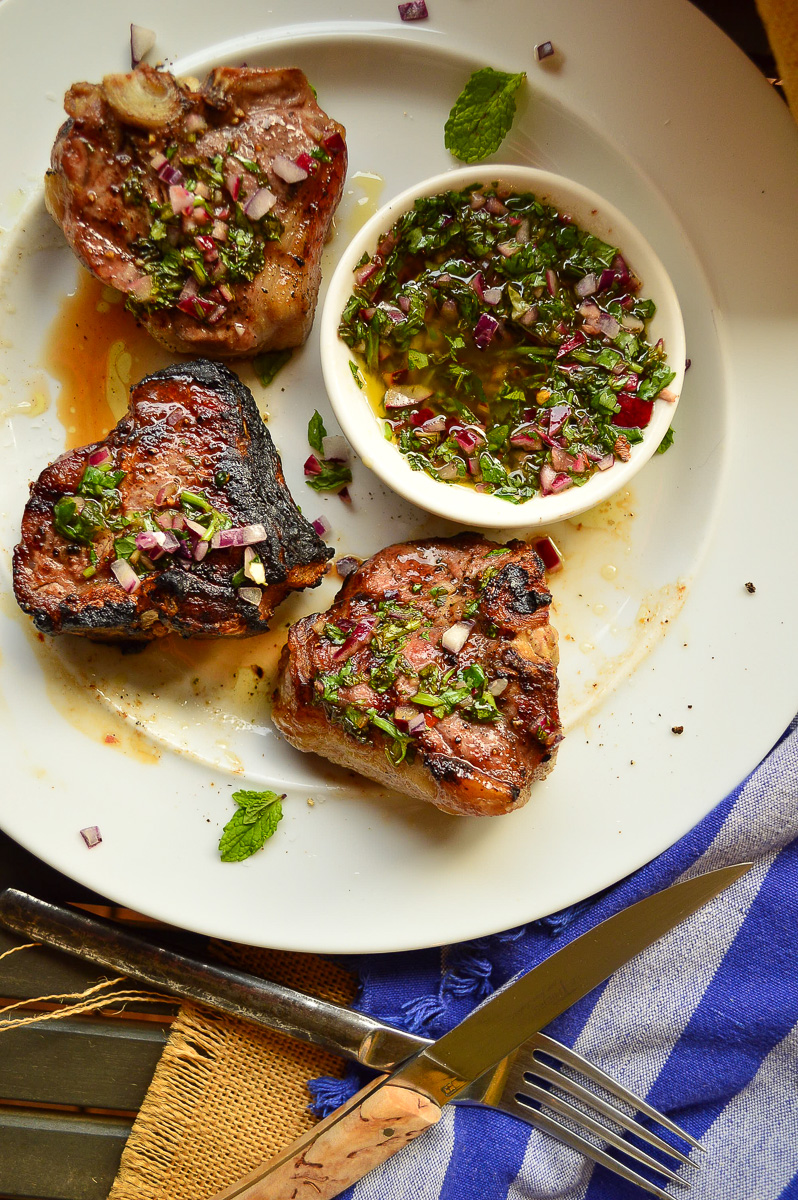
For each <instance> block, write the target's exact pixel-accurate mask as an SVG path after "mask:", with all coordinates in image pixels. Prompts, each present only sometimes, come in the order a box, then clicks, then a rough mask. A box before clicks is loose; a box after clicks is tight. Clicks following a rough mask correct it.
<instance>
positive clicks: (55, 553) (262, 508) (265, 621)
mask: <svg viewBox="0 0 798 1200" xmlns="http://www.w3.org/2000/svg"><path fill="white" fill-rule="evenodd" d="M103 447H107V451H108V452H110V460H109V459H106V466H107V467H108V468H112V469H113V470H114V471H122V472H124V476H123V478H122V479H121V480H120V482H119V483H118V493H119V502H118V504H117V505H116V506H115V508H114V515H121V516H122V517H132V518H134V523H133V524H132V525H130V526H124V525H122V527H121V528H120V529H118V530H117V531H115V532H112V531H111V530H109V529H99V530H98V531H97V536H96V538H95V540H94V541H93V542H92V543H91V545H86V544H80V543H79V542H77V541H70V540H69V539H68V538H67V537H65V536H64V535H63V534H62V533H60V532H58V530H57V529H56V526H55V512H54V510H55V506H56V505H57V504H58V502H59V500H60V499H61V497H63V496H65V495H66V496H73V495H74V494H75V493H76V490H77V489H78V486H79V484H80V482H81V480H82V478H83V476H84V472H85V470H86V467H87V464H88V463H89V460H90V459H91V458H92V457H95V458H96V456H97V452H98V451H100V452H101V451H102V448H103ZM186 492H188V493H192V494H194V495H196V494H198V493H199V494H200V495H201V497H204V498H205V499H206V500H207V502H208V504H209V506H210V507H211V508H212V509H215V510H216V511H217V512H218V513H221V514H224V515H225V516H226V517H228V518H229V521H230V524H231V525H232V526H234V527H242V526H250V525H263V526H264V527H265V533H266V536H265V539H263V540H262V541H260V542H258V543H257V544H255V545H254V546H253V550H254V551H256V552H257V554H258V555H259V557H260V560H261V563H262V566H263V575H264V582H263V585H262V587H261V597H260V602H259V603H248V602H247V601H246V600H245V599H242V597H241V595H240V594H239V587H238V586H237V585H234V583H233V578H234V576H235V575H236V573H237V572H239V571H240V570H241V568H242V565H243V555H244V550H243V549H242V548H241V547H240V546H236V547H231V548H226V549H209V550H208V551H207V552H206V553H205V557H204V558H202V560H201V561H197V560H196V558H195V557H194V556H193V555H188V556H186V557H183V556H182V554H179V553H172V554H167V555H164V556H163V557H162V558H159V559H158V560H157V561H156V562H154V563H153V569H152V570H145V571H144V573H143V574H142V576H141V578H140V585H139V586H138V588H137V590H135V591H133V592H131V593H127V592H126V591H125V590H124V588H123V587H122V586H121V585H120V583H118V582H117V580H116V578H115V577H114V575H113V573H112V572H111V564H112V563H113V562H114V561H115V558H116V553H115V549H114V540H115V537H120V536H124V535H125V534H126V533H129V534H135V532H136V530H137V529H139V528H141V527H142V525H141V521H140V520H137V518H136V514H139V515H140V514H144V513H150V514H152V513H155V514H156V517H157V520H156V521H155V523H154V528H155V529H158V528H159V527H160V525H161V519H164V525H165V527H166V528H167V529H168V528H169V527H170V525H171V523H172V522H173V520H174V519H177V523H178V527H179V526H180V522H181V520H182V519H183V516H184V515H185V514H186V512H187V511H188V512H189V513H190V515H191V516H193V517H195V518H202V516H203V513H202V511H201V510H198V511H193V510H191V509H189V510H186V507H185V504H181V494H184V493H186ZM150 526H151V527H153V525H152V522H150ZM173 536H176V535H173ZM192 540H195V539H192ZM186 545H187V546H189V545H191V542H190V541H189V539H188V537H186ZM331 554H332V551H331V550H330V549H329V548H328V547H327V546H326V545H325V544H324V542H323V541H322V540H321V539H320V538H319V537H318V536H317V535H316V533H315V531H314V529H313V527H312V526H311V525H310V524H309V523H308V522H307V521H306V520H305V519H304V517H303V516H302V515H301V514H300V512H299V510H298V509H297V507H296V505H295V504H294V502H293V500H292V498H291V495H290V493H289V491H288V488H287V487H286V484H285V479H284V476H283V470H282V465H281V463H280V457H279V455H278V453H277V451H276V450H275V448H274V443H273V442H272V439H271V436H270V434H269V431H268V430H267V429H266V426H265V425H264V423H263V420H262V418H261V416H260V413H259V412H258V409H257V406H256V404H255V401H254V399H253V398H252V395H251V393H250V391H249V390H248V388H246V387H244V385H243V384H242V383H241V382H240V380H239V379H238V378H237V377H236V376H235V375H234V374H233V373H232V371H230V370H228V369H227V367H225V366H222V365H221V364H219V363H212V362H208V361H203V360H199V361H197V362H193V363H187V364H185V365H180V366H173V367H167V369H166V370H164V371H159V372H158V373H157V374H155V375H149V376H147V377H146V378H145V379H142V380H141V382H140V383H138V384H136V386H135V387H134V388H132V389H131V399H130V407H129V409H128V412H127V413H126V415H125V416H124V417H123V418H122V420H121V421H120V422H119V424H118V425H117V426H116V427H115V429H113V430H112V431H111V433H110V434H109V435H108V437H107V438H106V440H105V441H104V442H96V443H94V444H93V445H91V446H83V447H81V448H80V449H77V450H71V451H69V452H68V453H66V454H62V455H61V457H60V458H58V459H57V460H56V461H55V462H54V463H52V464H51V465H50V466H48V467H46V468H45V470H44V471H43V472H42V473H41V475H40V476H39V478H38V480H37V481H36V482H35V483H34V484H32V485H31V495H30V499H29V501H28V503H27V505H26V507H25V512H24V515H23V518H22V535H21V540H20V543H19V545H18V546H17V547H16V549H15V551H14V593H15V595H16V598H17V602H18V603H19V605H20V606H21V608H22V609H23V610H24V611H25V612H27V613H29V614H30V615H31V616H32V617H33V620H34V624H35V625H36V628H37V629H39V630H40V631H42V632H44V633H75V634H84V635H86V636H87V637H91V638H93V639H95V640H102V641H114V640H130V639H139V640H141V639H151V638H155V637H160V636H162V635H164V634H166V633H170V632H176V633H179V634H181V635H182V636H183V637H200V638H210V637H246V636H249V635H251V634H255V633H260V632H262V631H263V630H265V629H268V626H269V618H270V617H271V615H272V613H273V612H274V610H275V608H276V607H277V605H278V604H280V603H281V601H282V600H283V599H284V598H285V597H286V595H287V594H288V593H289V592H290V591H294V590H298V589H301V588H306V587H315V586H316V585H317V584H318V583H319V581H320V580H321V577H322V575H323V574H324V571H325V564H326V561H327V559H328V558H329V557H330V556H331ZM92 555H95V556H96V564H94V565H96V570H95V572H94V574H91V573H90V572H91V568H92V565H93V562H92ZM87 571H88V572H89V573H90V574H89V577H88V578H86V576H85V574H84V573H85V572H87ZM243 582H244V584H245V585H247V586H248V587H249V588H250V589H251V588H253V587H255V584H254V582H253V581H252V580H251V579H245V580H244V581H243ZM255 595H257V591H256V592H255Z"/></svg>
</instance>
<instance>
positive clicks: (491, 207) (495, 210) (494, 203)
mask: <svg viewBox="0 0 798 1200" xmlns="http://www.w3.org/2000/svg"><path fill="white" fill-rule="evenodd" d="M485 208H486V210H487V211H488V212H489V213H490V214H491V216H494V217H503V216H504V214H505V213H506V212H507V209H506V208H505V206H504V205H503V204H502V202H501V200H500V199H499V198H498V196H488V198H487V200H486V201H485Z"/></svg>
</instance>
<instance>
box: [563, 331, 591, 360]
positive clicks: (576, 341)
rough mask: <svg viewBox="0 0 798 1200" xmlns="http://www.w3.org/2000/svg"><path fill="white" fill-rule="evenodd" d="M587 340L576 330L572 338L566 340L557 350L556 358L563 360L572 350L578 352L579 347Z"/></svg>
mask: <svg viewBox="0 0 798 1200" xmlns="http://www.w3.org/2000/svg"><path fill="white" fill-rule="evenodd" d="M586 341H587V338H586V337H585V335H584V334H583V333H582V331H581V330H580V329H577V331H576V333H575V334H574V335H573V337H569V338H566V340H565V341H564V342H563V343H562V344H561V345H560V347H559V349H558V350H557V354H556V357H557V358H565V356H566V355H567V354H570V353H571V351H572V350H578V349H579V347H580V346H584V344H585V342H586Z"/></svg>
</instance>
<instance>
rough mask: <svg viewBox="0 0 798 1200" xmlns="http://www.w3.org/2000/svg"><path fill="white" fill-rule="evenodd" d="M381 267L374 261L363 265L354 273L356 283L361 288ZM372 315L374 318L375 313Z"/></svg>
mask: <svg viewBox="0 0 798 1200" xmlns="http://www.w3.org/2000/svg"><path fill="white" fill-rule="evenodd" d="M379 265H380V264H379V263H378V262H375V261H374V259H371V261H370V262H367V263H363V266H362V267H358V268H357V270H356V271H355V273H354V274H355V283H356V284H357V286H358V287H360V286H361V285H362V284H364V283H365V282H366V280H367V279H369V278H370V277H371V276H372V275H373V274H374V272H375V271H376V270H378V269H379ZM371 315H372V316H374V313H373V312H372V314H371ZM369 319H370V318H369Z"/></svg>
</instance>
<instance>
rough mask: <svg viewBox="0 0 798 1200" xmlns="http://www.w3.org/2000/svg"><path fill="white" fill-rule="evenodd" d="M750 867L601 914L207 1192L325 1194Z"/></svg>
mask: <svg viewBox="0 0 798 1200" xmlns="http://www.w3.org/2000/svg"><path fill="white" fill-rule="evenodd" d="M750 866H751V863H741V864H737V865H734V866H730V867H723V868H721V869H720V870H717V871H710V872H708V873H706V874H703V875H696V876H693V878H691V879H687V880H684V881H683V882H681V883H677V884H674V885H673V886H672V887H669V888H665V889H664V890H663V891H661V892H655V893H654V894H653V895H651V896H648V897H646V898H645V899H644V900H639V901H638V902H637V903H636V904H633V905H631V906H630V907H629V908H625V909H622V910H621V912H619V913H616V914H615V915H614V916H612V917H608V918H607V920H605V921H602V922H601V924H599V925H597V926H595V927H594V928H593V929H590V930H588V931H587V933H584V934H582V935H581V937H578V938H575V939H574V940H573V941H572V942H569V943H568V945H566V946H563V947H562V948H561V949H560V950H557V951H556V952H555V953H554V954H552V955H551V956H550V957H549V958H547V959H545V960H544V961H543V962H542V963H540V964H539V965H538V966H536V967H533V968H532V970H530V971H527V972H526V973H525V974H523V975H521V976H518V977H516V978H515V979H513V980H510V981H509V982H508V983H507V984H505V985H504V987H502V988H501V989H499V990H498V991H497V992H495V993H494V994H493V995H492V996H490V997H489V998H488V999H487V1000H485V1001H483V1003H482V1004H481V1005H479V1007H478V1008H476V1009H475V1010H474V1011H473V1012H472V1013H470V1014H469V1015H468V1016H467V1017H466V1018H465V1020H463V1021H461V1022H460V1024H459V1025H457V1026H455V1028H454V1029H452V1030H450V1031H449V1032H448V1033H445V1034H444V1035H443V1037H441V1038H438V1040H437V1041H436V1042H434V1043H433V1044H432V1045H431V1046H429V1047H427V1048H425V1049H424V1050H422V1051H421V1052H420V1053H418V1054H417V1055H415V1056H414V1057H413V1058H411V1059H410V1060H409V1061H408V1062H406V1063H404V1064H402V1065H401V1066H400V1067H399V1068H397V1070H395V1071H393V1072H392V1073H391V1074H390V1075H387V1076H382V1077H381V1078H378V1079H376V1080H374V1081H372V1082H371V1083H370V1084H368V1085H367V1086H366V1087H364V1088H362V1089H361V1090H360V1091H359V1092H358V1093H357V1094H356V1095H355V1096H353V1097H352V1098H351V1100H349V1101H348V1102H347V1103H346V1104H344V1105H342V1106H341V1107H340V1108H338V1109H336V1111H335V1112H334V1113H332V1114H331V1115H330V1116H329V1117H327V1118H325V1120H323V1121H321V1122H320V1123H319V1124H318V1125H316V1126H314V1128H313V1129H311V1130H310V1131H309V1132H308V1133H306V1134H304V1135H303V1136H302V1137H300V1138H299V1139H298V1140H297V1141H296V1142H294V1143H293V1144H292V1145H291V1146H289V1147H287V1148H286V1149H285V1150H283V1151H282V1152H281V1153H280V1154H278V1155H277V1156H276V1157H275V1158H272V1159H271V1160H270V1161H268V1162H266V1163H264V1164H262V1165H261V1166H259V1167H256V1168H255V1170H254V1171H251V1172H250V1173H249V1174H248V1175H246V1176H245V1177H243V1178H242V1179H240V1180H238V1181H237V1182H236V1183H233V1184H232V1185H231V1186H230V1187H228V1188H226V1189H225V1190H224V1191H222V1192H219V1193H217V1195H216V1196H215V1197H214V1198H213V1200H294V1198H297V1200H298V1198H301V1197H305V1196H306V1197H308V1198H310V1197H311V1196H312V1197H313V1200H332V1197H334V1196H337V1195H338V1194H339V1193H340V1192H342V1191H344V1190H345V1189H346V1188H348V1187H350V1186H351V1185H352V1184H353V1183H356V1182H357V1180H359V1179H362V1177H363V1176H364V1175H366V1174H367V1173H368V1172H369V1171H371V1170H373V1169H374V1168H375V1167H377V1166H379V1165H381V1164H382V1163H384V1162H386V1161H387V1160H388V1159H389V1158H391V1157H392V1156H393V1155H394V1154H396V1153H397V1152H398V1151H399V1150H401V1149H402V1147H403V1146H406V1145H407V1144H408V1143H409V1142H411V1141H413V1140H414V1139H415V1138H417V1137H418V1136H419V1135H420V1134H421V1133H423V1132H424V1131H425V1130H426V1129H428V1128H429V1127H430V1126H432V1125H435V1124H436V1123H437V1121H438V1120H439V1119H440V1117H441V1106H442V1105H443V1104H446V1103H447V1102H449V1101H451V1100H453V1099H455V1097H456V1096H457V1095H458V1094H459V1093H460V1092H462V1091H463V1090H464V1089H465V1088H466V1087H467V1086H468V1085H469V1084H470V1083H472V1082H473V1081H474V1080H475V1079H476V1078H478V1077H479V1076H480V1075H482V1074H484V1073H485V1072H486V1071H488V1070H489V1069H490V1068H491V1067H493V1066H495V1064H496V1063H497V1062H499V1061H500V1060H501V1059H503V1058H505V1057H506V1056H507V1055H508V1054H510V1053H512V1051H513V1050H515V1049H517V1047H518V1046H520V1045H521V1044H522V1042H524V1041H526V1040H527V1039H528V1038H529V1037H531V1036H532V1034H533V1033H537V1032H538V1031H539V1030H540V1029H542V1028H543V1026H544V1025H546V1024H548V1022H549V1021H551V1020H553V1018H554V1017H556V1016H558V1015H559V1014H560V1013H561V1012H564V1011H565V1009H567V1008H570V1006H571V1005H572V1004H574V1003H575V1002H576V1001H577V1000H579V999H580V998H581V997H582V996H584V995H586V994H587V993H588V992H590V991H592V989H593V988H594V987H597V986H598V985H599V984H600V983H602V982H603V981H604V980H605V979H606V978H607V977H608V976H609V975H611V974H612V973H613V971H616V970H617V969H618V968H619V967H621V966H623V965H624V963H626V962H628V961H629V959H631V958H634V956H635V955H636V954H638V953H639V952H640V951H641V950H644V949H645V948H646V947H647V946H650V945H651V944H652V943H653V942H655V941H657V939H658V938H660V937H662V936H663V934H665V933H667V932H668V931H669V930H670V929H672V928H673V926H674V925H678V923H679V922H680V921H682V920H684V918H685V917H687V916H689V915H690V914H691V913H693V912H695V911H696V910H697V909H699V908H701V906H702V905H704V904H706V903H707V901H708V900H711V899H712V897H713V896H715V895H717V893H718V892H720V891H722V890H723V889H724V888H726V887H728V886H729V884H731V883H733V882H734V881H735V880H736V879H739V877H740V876H741V875H743V874H744V873H745V872H746V871H747V870H748V869H749V868H750Z"/></svg>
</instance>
